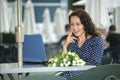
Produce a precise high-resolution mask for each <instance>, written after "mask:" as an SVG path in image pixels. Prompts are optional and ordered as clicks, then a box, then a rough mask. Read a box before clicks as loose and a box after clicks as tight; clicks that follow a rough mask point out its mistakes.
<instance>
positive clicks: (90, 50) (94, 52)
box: [61, 36, 104, 78]
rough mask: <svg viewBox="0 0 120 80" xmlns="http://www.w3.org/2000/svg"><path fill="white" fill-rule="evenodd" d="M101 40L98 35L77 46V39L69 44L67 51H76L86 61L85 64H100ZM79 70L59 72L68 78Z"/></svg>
mask: <svg viewBox="0 0 120 80" xmlns="http://www.w3.org/2000/svg"><path fill="white" fill-rule="evenodd" d="M103 50H104V46H103V40H102V38H101V37H99V36H94V37H91V38H90V39H88V40H86V41H85V43H84V44H83V45H82V46H81V47H78V41H77V40H76V41H75V42H74V43H71V44H69V46H68V51H71V52H76V53H77V54H78V55H79V57H80V58H81V59H83V60H84V61H85V62H86V65H96V66H98V65H100V64H101V58H102V55H103ZM79 73H80V71H67V72H64V73H62V74H61V76H63V77H64V78H70V77H72V76H73V75H77V74H79Z"/></svg>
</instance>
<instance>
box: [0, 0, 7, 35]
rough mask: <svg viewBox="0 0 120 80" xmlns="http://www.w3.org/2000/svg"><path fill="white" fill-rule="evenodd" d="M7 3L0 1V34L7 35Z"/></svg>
mask: <svg viewBox="0 0 120 80" xmlns="http://www.w3.org/2000/svg"><path fill="white" fill-rule="evenodd" d="M7 8H8V7H7V2H6V1H5V0H0V32H4V33H9V24H8V14H7V13H8V12H7Z"/></svg>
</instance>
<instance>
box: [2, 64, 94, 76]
mask: <svg viewBox="0 0 120 80" xmlns="http://www.w3.org/2000/svg"><path fill="white" fill-rule="evenodd" d="M93 67H95V66H76V67H73V66H71V67H46V66H41V65H40V64H24V65H23V68H18V64H17V63H7V64H0V73H1V74H6V73H27V72H30V73H31V72H46V73H47V72H58V71H75V70H88V69H90V68H93Z"/></svg>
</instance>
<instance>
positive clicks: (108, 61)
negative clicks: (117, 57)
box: [101, 57, 113, 65]
mask: <svg viewBox="0 0 120 80" xmlns="http://www.w3.org/2000/svg"><path fill="white" fill-rule="evenodd" d="M112 63H113V59H112V58H111V57H103V58H102V61H101V65H107V64H112Z"/></svg>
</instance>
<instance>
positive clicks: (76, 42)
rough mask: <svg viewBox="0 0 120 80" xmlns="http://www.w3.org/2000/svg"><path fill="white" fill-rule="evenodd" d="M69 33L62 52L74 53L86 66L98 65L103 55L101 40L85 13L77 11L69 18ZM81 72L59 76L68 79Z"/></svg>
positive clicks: (80, 10) (65, 73)
mask: <svg viewBox="0 0 120 80" xmlns="http://www.w3.org/2000/svg"><path fill="white" fill-rule="evenodd" d="M69 24H70V27H71V33H70V34H69V36H68V37H67V39H66V41H65V43H64V45H63V51H64V52H67V51H71V52H76V53H77V54H78V55H79V57H80V58H81V59H83V60H84V61H85V62H86V65H96V66H98V65H100V64H101V58H102V55H103V50H104V46H103V40H102V38H101V36H100V33H99V32H97V30H96V28H95V25H94V23H93V22H92V20H91V18H90V16H89V15H88V13H87V12H85V11H84V10H82V9H77V10H75V11H74V12H72V13H71V14H70V16H69ZM80 72H81V71H67V72H64V73H63V74H61V75H62V76H63V77H64V78H70V77H72V76H73V75H77V74H79V73H80Z"/></svg>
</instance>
